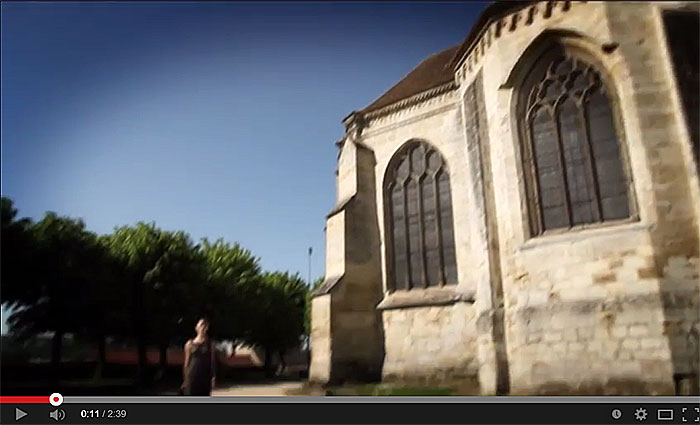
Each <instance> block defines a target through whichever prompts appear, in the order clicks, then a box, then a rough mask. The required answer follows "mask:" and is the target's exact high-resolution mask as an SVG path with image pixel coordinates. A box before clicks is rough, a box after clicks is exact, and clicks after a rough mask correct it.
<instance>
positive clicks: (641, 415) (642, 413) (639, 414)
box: [634, 407, 647, 421]
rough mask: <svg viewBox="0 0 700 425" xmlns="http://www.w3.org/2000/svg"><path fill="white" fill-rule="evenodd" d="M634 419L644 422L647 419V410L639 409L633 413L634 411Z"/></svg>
mask: <svg viewBox="0 0 700 425" xmlns="http://www.w3.org/2000/svg"><path fill="white" fill-rule="evenodd" d="M634 417H635V418H636V419H637V420H638V421H643V420H646V418H647V409H644V408H642V407H640V408H639V409H637V410H635V411H634Z"/></svg>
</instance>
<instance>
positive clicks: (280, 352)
mask: <svg viewBox="0 0 700 425" xmlns="http://www.w3.org/2000/svg"><path fill="white" fill-rule="evenodd" d="M277 354H278V355H279V356H280V367H279V371H280V372H279V373H280V374H283V373H284V371H285V370H286V369H287V363H286V362H285V361H284V350H279V351H278V352H277Z"/></svg>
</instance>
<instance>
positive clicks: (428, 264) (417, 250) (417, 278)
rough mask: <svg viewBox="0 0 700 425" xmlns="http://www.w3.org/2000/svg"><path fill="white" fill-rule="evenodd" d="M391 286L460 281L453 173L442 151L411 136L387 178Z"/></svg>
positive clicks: (388, 254) (422, 285)
mask: <svg viewBox="0 0 700 425" xmlns="http://www.w3.org/2000/svg"><path fill="white" fill-rule="evenodd" d="M384 194H385V195H384V205H385V210H386V236H387V237H386V241H387V243H386V246H387V264H388V266H389V270H388V273H387V277H388V281H389V285H388V286H389V289H390V290H396V289H399V290H400V289H412V288H427V287H431V286H441V285H447V284H455V283H457V265H456V261H455V242H454V233H453V223H452V200H451V197H450V176H449V173H448V170H447V165H446V164H445V161H444V159H443V158H442V156H441V155H440V154H439V153H438V152H437V151H436V150H435V149H433V148H432V147H431V146H430V145H428V144H427V143H423V142H418V141H412V142H409V143H407V144H406V145H404V146H403V147H402V148H401V149H400V150H399V151H398V152H397V153H396V155H394V158H392V160H391V162H390V163H389V167H388V169H387V173H386V177H385V179H384Z"/></svg>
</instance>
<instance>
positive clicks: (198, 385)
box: [182, 319, 216, 396]
mask: <svg viewBox="0 0 700 425" xmlns="http://www.w3.org/2000/svg"><path fill="white" fill-rule="evenodd" d="M194 329H195V332H197V336H196V337H195V338H194V339H190V340H189V341H187V343H186V344H185V363H184V365H183V372H184V382H183V384H182V392H183V394H184V395H193V396H209V395H211V391H212V389H214V385H215V383H216V350H215V348H214V346H213V344H212V342H211V340H210V339H209V335H208V331H209V322H208V321H207V319H199V321H198V322H197V325H196V326H195V328H194Z"/></svg>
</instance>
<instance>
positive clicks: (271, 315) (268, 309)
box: [248, 272, 309, 374]
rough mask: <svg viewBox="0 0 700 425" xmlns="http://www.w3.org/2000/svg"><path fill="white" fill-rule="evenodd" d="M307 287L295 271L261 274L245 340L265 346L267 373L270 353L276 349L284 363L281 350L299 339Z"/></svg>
mask: <svg viewBox="0 0 700 425" xmlns="http://www.w3.org/2000/svg"><path fill="white" fill-rule="evenodd" d="M308 290H309V288H308V286H307V285H306V283H305V282H304V280H303V279H302V278H301V277H300V276H299V275H298V274H295V275H291V274H290V273H289V272H271V273H269V272H268V273H264V274H263V277H262V280H261V285H259V287H258V291H257V294H256V297H255V308H256V310H257V320H256V321H255V322H254V323H253V326H251V329H250V333H249V337H248V342H249V343H251V344H252V345H257V346H259V347H262V348H263V349H264V351H265V369H266V371H267V373H268V374H271V373H272V372H273V371H272V356H273V355H274V354H275V353H276V354H278V355H279V357H280V360H281V361H282V363H283V366H284V353H285V352H286V351H287V350H289V349H290V348H292V347H295V346H297V345H299V344H300V342H301V337H302V335H304V331H305V315H306V301H307V297H308Z"/></svg>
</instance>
